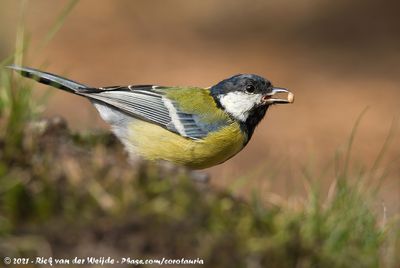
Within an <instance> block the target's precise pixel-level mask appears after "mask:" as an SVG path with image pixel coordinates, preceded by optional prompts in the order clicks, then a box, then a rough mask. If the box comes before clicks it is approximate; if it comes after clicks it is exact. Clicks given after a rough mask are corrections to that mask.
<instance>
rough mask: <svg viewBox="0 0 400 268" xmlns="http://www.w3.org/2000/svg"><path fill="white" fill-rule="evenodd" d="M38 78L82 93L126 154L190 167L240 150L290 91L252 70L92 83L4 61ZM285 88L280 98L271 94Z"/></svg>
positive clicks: (289, 99)
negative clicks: (178, 79) (166, 81)
mask: <svg viewBox="0 0 400 268" xmlns="http://www.w3.org/2000/svg"><path fill="white" fill-rule="evenodd" d="M8 67H9V68H11V69H14V70H16V71H18V72H19V73H20V74H21V75H23V76H25V77H29V78H32V79H34V80H36V81H38V82H40V83H43V84H47V85H50V86H52V87H55V88H58V89H62V90H65V91H67V92H70V93H73V94H76V95H79V96H83V97H86V98H88V99H89V100H90V101H91V103H92V104H93V105H94V106H95V107H96V109H97V111H98V112H99V114H100V116H101V118H102V119H103V120H105V121H106V122H107V123H109V124H110V125H111V128H112V131H113V132H114V134H115V135H116V136H117V137H118V138H119V139H120V140H121V142H122V143H123V144H124V146H125V147H126V149H127V151H128V152H129V154H130V155H131V156H137V155H139V156H142V157H143V158H145V159H148V160H166V161H170V162H174V163H176V164H179V165H184V166H187V167H190V168H193V169H202V168H207V167H211V166H214V165H217V164H221V163H223V162H225V161H226V160H228V159H230V158H231V157H233V156H234V155H236V154H237V153H238V152H239V151H241V150H242V149H243V148H244V147H245V146H246V144H247V143H248V142H249V141H250V139H251V137H252V135H253V132H254V129H255V128H256V126H257V125H258V123H259V122H260V121H261V120H262V119H263V117H264V115H265V113H266V112H267V109H268V108H269V106H270V105H272V104H277V103H291V102H293V99H294V98H293V96H294V95H293V94H292V93H291V92H289V91H288V90H286V89H284V88H278V87H274V86H272V84H271V82H270V81H268V80H267V79H264V78H263V77H261V76H258V75H254V74H238V75H235V76H232V77H230V78H228V79H225V80H223V81H221V82H219V83H217V84H216V85H214V86H212V87H210V88H198V87H166V86H155V85H129V86H111V87H100V88H94V87H89V86H86V85H83V84H80V83H77V82H74V81H72V80H69V79H66V78H63V77H60V76H58V75H54V74H51V73H46V72H42V71H39V70H36V69H32V68H27V67H20V66H15V65H12V66H8ZM277 93H283V94H287V97H286V99H282V98H275V97H274V96H276V95H275V94H277Z"/></svg>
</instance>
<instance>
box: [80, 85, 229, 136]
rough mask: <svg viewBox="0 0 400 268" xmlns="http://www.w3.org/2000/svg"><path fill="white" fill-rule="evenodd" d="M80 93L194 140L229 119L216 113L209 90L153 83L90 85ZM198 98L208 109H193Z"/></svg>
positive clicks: (217, 127)
mask: <svg viewBox="0 0 400 268" xmlns="http://www.w3.org/2000/svg"><path fill="white" fill-rule="evenodd" d="M181 93H185V94H187V96H188V98H184V99H183V101H182V102H181V101H178V100H177V98H179V96H178V95H179V94H181ZM80 95H84V96H86V97H88V98H90V99H93V100H97V101H100V102H102V103H105V104H107V105H109V106H111V107H114V108H116V109H118V110H120V111H122V112H124V113H126V114H129V115H131V116H133V117H135V118H139V119H141V120H144V121H147V122H150V123H153V124H157V125H159V126H161V127H163V128H165V129H168V130H169V131H172V132H175V133H177V134H179V135H181V136H183V137H187V138H191V139H202V138H204V137H205V136H207V134H208V133H209V132H210V131H215V130H217V129H219V128H220V127H221V126H223V125H224V124H225V125H226V123H228V121H229V120H230V119H229V118H228V117H227V116H225V115H224V114H219V115H218V112H213V109H215V110H219V109H218V108H217V107H216V104H215V102H214V100H213V99H212V97H211V96H210V94H209V92H208V90H206V89H200V88H184V89H179V88H170V87H161V86H153V85H138V86H126V87H125V86H123V87H122V86H115V87H104V88H99V89H90V88H88V89H85V90H84V91H81V92H80ZM199 99H200V100H203V103H201V105H202V106H204V105H205V107H206V108H204V107H203V108H200V109H193V108H195V107H194V105H196V101H197V102H198V100H199ZM192 100H193V101H192ZM204 100H206V101H205V102H204ZM216 115H217V116H216Z"/></svg>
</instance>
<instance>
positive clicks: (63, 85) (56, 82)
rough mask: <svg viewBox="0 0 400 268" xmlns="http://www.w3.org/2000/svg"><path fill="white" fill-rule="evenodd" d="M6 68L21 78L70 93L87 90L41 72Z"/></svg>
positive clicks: (56, 76) (30, 69)
mask: <svg viewBox="0 0 400 268" xmlns="http://www.w3.org/2000/svg"><path fill="white" fill-rule="evenodd" d="M7 68H10V69H13V70H15V71H17V72H19V73H20V74H21V75H22V76H25V77H28V78H31V79H34V80H36V81H38V82H39V83H42V84H45V85H50V86H52V87H55V88H59V89H62V90H65V91H68V92H71V93H79V91H80V90H82V89H85V88H88V87H87V86H85V85H83V84H80V83H77V82H75V81H72V80H69V79H66V78H64V77H61V76H58V75H55V74H51V73H46V72H42V71H39V70H36V69H33V68H28V67H22V66H16V65H10V66H7Z"/></svg>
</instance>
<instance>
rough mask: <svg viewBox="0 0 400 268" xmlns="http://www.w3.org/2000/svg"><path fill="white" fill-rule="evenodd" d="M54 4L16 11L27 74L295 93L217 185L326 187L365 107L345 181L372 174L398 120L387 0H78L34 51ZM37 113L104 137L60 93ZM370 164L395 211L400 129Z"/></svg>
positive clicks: (398, 52) (6, 5)
mask: <svg viewBox="0 0 400 268" xmlns="http://www.w3.org/2000/svg"><path fill="white" fill-rule="evenodd" d="M66 4H67V1H51V0H36V1H31V2H28V9H27V17H26V25H27V32H28V34H29V37H30V44H29V47H30V48H29V51H28V57H27V59H26V64H27V65H29V66H32V67H36V68H45V70H47V71H50V72H54V73H58V74H62V75H66V76H68V77H70V78H72V79H74V80H77V81H80V82H82V83H86V84H89V85H92V86H109V85H120V84H147V83H150V84H159V85H196V86H204V87H206V86H209V85H212V84H214V83H216V82H218V81H220V80H222V79H224V78H226V77H229V76H231V75H234V74H237V73H256V74H259V75H262V76H265V77H267V78H269V79H270V80H272V81H273V82H274V84H275V85H278V86H281V87H287V88H288V89H290V90H291V91H293V92H294V93H295V95H296V102H295V103H294V104H293V105H286V106H276V107H272V109H270V110H269V112H268V114H267V116H266V119H265V120H264V121H263V122H262V124H261V125H260V126H259V127H258V129H257V131H256V133H255V135H254V137H253V139H252V141H251V142H250V144H249V145H248V146H247V148H246V149H244V150H243V151H242V152H241V153H240V154H239V155H237V156H236V157H234V158H233V159H231V160H229V161H228V162H226V163H224V164H222V165H219V166H217V167H214V168H211V169H209V172H210V173H211V174H212V175H213V179H212V183H213V184H215V185H217V186H218V187H223V188H225V187H229V186H231V185H233V184H237V185H239V186H238V187H239V188H240V189H243V192H248V191H249V190H252V189H256V190H257V191H259V193H260V194H261V195H266V193H268V192H272V193H278V194H279V195H280V196H283V198H284V199H285V198H286V197H290V198H293V197H297V196H301V195H302V194H303V193H304V189H305V186H304V185H305V184H307V183H306V181H307V180H306V178H305V177H306V176H305V175H304V174H305V173H310V174H311V177H312V178H313V180H315V181H322V182H323V183H322V184H323V185H325V187H328V185H329V183H330V182H331V180H332V178H333V174H334V171H333V170H334V156H335V153H336V152H343V151H344V150H345V147H346V143H347V141H348V137H349V135H350V132H351V129H352V127H353V126H354V124H355V121H356V119H357V117H358V116H359V115H360V114H361V112H362V111H363V110H364V109H365V108H366V107H369V109H368V111H367V113H366V114H365V116H364V117H363V119H362V121H361V124H360V126H359V129H358V132H357V135H356V138H355V142H354V145H353V150H352V154H351V155H352V162H351V166H352V168H351V170H352V173H353V174H357V173H359V172H361V171H363V170H368V169H369V168H370V167H371V166H372V164H373V161H374V160H375V158H376V157H377V155H378V153H379V150H380V148H381V147H382V145H383V143H384V141H385V139H386V136H387V135H388V134H389V129H390V126H391V124H392V122H393V119H394V118H395V117H396V116H399V114H400V16H398V10H400V2H398V1H394V0H386V1H373V0H355V1H351V2H349V1H345V0H338V1H322V0H320V1H318V0H298V1H277V0H273V1H245V0H239V1H229V0H220V1H213V0H202V1H185V0H164V1H154V0H150V1H149V0H148V1H129V0H124V1H123V0H120V1H111V0H103V1H95V0H84V1H81V2H79V3H78V5H77V6H76V7H75V9H74V10H73V11H72V13H71V14H70V15H69V17H68V18H67V20H66V22H65V24H64V25H63V27H62V28H61V30H60V32H59V33H58V34H57V35H56V36H55V38H54V39H53V40H52V41H51V42H50V44H49V45H48V46H46V47H44V48H43V49H41V48H40V44H41V42H42V41H43V39H44V38H45V36H46V34H47V33H48V32H49V29H50V28H51V27H52V25H54V21H55V20H56V18H57V15H58V14H59V13H60V12H61V10H62V9H63V8H64V7H65V5H66ZM19 9H20V2H19V1H13V0H2V1H1V2H0V15H1V16H0V34H1V40H2V41H1V43H0V56H1V58H5V57H6V56H7V55H9V54H10V53H12V51H13V46H14V39H15V30H16V25H17V19H18V11H19ZM38 87H41V86H38ZM43 88H44V87H42V89H43ZM42 93H43V91H40V90H38V95H40V94H42ZM45 114H46V115H47V116H52V115H62V116H63V117H65V118H67V120H68V122H69V124H70V126H71V127H72V128H73V129H77V130H90V129H95V128H100V127H101V128H104V127H106V125H105V124H104V123H103V122H101V120H100V118H99V116H98V115H97V112H96V111H95V109H94V108H93V107H92V106H91V105H90V104H89V103H88V102H87V101H86V100H85V99H82V98H79V97H76V96H73V95H69V94H67V93H64V92H61V91H54V92H53V94H52V96H51V98H50V99H49V103H48V104H47V105H46V110H45ZM397 122H399V121H397ZM381 166H382V168H381V169H380V170H379V171H378V173H379V172H381V173H383V172H385V171H388V172H389V175H388V177H387V179H386V180H385V181H384V183H383V189H382V192H381V195H380V196H379V200H378V201H379V202H380V201H382V202H383V204H384V205H385V206H387V207H388V208H389V212H390V213H393V212H396V211H400V128H399V129H398V130H397V132H395V134H394V137H393V143H392V144H391V146H390V147H389V148H388V151H387V153H386V155H385V160H384V161H383V163H382V165H381ZM241 178H244V180H243V181H242V180H241ZM240 182H243V184H240Z"/></svg>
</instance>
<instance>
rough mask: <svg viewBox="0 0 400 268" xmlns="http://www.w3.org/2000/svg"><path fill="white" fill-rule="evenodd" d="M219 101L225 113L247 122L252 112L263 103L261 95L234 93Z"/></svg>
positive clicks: (221, 97)
mask: <svg viewBox="0 0 400 268" xmlns="http://www.w3.org/2000/svg"><path fill="white" fill-rule="evenodd" d="M219 101H220V102H221V105H222V106H223V107H224V108H225V111H227V112H228V113H230V114H231V115H232V116H233V117H235V118H236V119H238V120H240V121H242V122H245V121H246V120H247V117H248V116H249V112H250V110H251V109H252V108H253V107H254V106H257V105H259V104H260V103H261V94H249V93H246V92H240V91H234V92H229V93H227V94H225V95H222V96H220V97H219Z"/></svg>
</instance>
